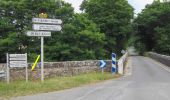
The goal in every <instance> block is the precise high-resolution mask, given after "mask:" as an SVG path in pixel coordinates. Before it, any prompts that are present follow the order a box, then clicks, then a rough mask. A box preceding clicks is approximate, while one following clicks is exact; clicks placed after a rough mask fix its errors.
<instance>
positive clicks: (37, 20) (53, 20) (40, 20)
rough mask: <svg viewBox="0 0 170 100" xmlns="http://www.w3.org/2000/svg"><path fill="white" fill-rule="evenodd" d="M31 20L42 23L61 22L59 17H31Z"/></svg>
mask: <svg viewBox="0 0 170 100" xmlns="http://www.w3.org/2000/svg"><path fill="white" fill-rule="evenodd" d="M32 22H33V23H42V24H58V25H59V24H62V20H61V19H46V18H32Z"/></svg>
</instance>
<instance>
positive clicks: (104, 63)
mask: <svg viewBox="0 0 170 100" xmlns="http://www.w3.org/2000/svg"><path fill="white" fill-rule="evenodd" d="M104 67H106V62H105V61H104V60H100V68H101V69H102V74H103V73H104Z"/></svg>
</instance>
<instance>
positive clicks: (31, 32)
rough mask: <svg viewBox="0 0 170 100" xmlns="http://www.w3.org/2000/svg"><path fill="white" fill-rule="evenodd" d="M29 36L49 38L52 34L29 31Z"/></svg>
mask: <svg viewBox="0 0 170 100" xmlns="http://www.w3.org/2000/svg"><path fill="white" fill-rule="evenodd" d="M26 34H27V36H44V37H48V36H51V32H46V31H28V32H27V33H26Z"/></svg>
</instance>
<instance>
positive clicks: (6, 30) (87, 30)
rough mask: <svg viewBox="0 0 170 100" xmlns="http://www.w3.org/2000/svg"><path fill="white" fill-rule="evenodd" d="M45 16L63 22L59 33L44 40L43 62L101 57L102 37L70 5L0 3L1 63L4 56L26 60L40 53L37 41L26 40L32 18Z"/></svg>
mask: <svg viewBox="0 0 170 100" xmlns="http://www.w3.org/2000/svg"><path fill="white" fill-rule="evenodd" d="M41 12H45V13H47V15H48V17H49V18H57V19H62V21H63V25H62V27H63V29H62V31H61V32H52V37H50V38H45V60H46V61H56V60H84V59H98V58H102V57H104V55H105V54H104V53H103V52H104V49H103V46H104V44H105V42H104V40H105V35H104V34H103V33H101V32H100V30H99V28H97V26H96V24H95V23H93V21H91V20H89V19H88V18H87V17H86V15H84V14H74V9H73V7H71V4H69V3H65V2H63V1H62V2H59V1H56V0H12V1H11V0H1V1H0V61H1V62H5V53H7V52H9V53H25V52H27V53H28V55H29V60H30V61H33V60H35V57H36V55H37V54H40V38H38V37H27V36H26V35H25V32H26V31H28V30H32V21H31V19H32V17H38V15H39V13H41Z"/></svg>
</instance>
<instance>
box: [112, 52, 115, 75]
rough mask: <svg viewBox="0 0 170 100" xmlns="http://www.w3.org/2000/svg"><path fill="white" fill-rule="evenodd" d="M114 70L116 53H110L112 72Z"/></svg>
mask: <svg viewBox="0 0 170 100" xmlns="http://www.w3.org/2000/svg"><path fill="white" fill-rule="evenodd" d="M115 72H116V54H115V53H112V73H115Z"/></svg>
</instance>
